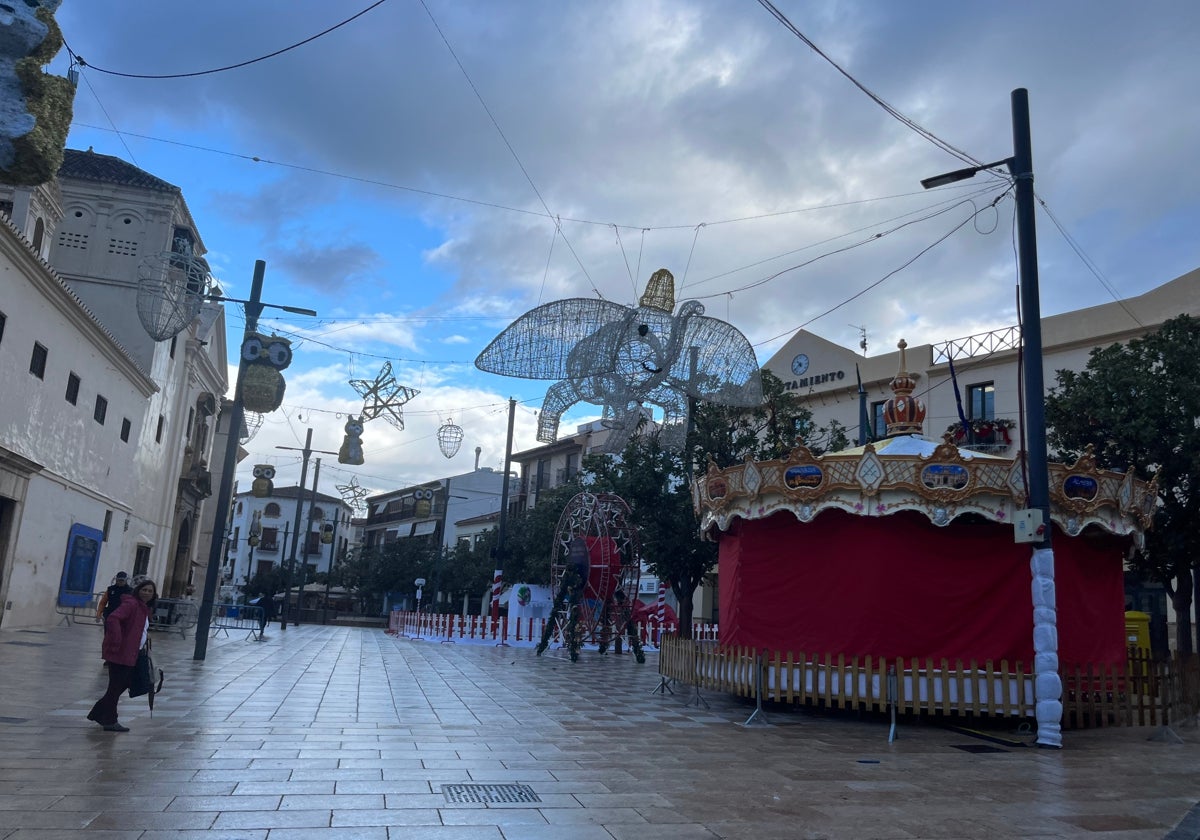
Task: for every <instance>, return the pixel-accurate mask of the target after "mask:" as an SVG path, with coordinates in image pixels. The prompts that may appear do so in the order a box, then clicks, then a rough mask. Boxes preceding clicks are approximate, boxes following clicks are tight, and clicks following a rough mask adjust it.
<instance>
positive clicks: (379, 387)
mask: <svg viewBox="0 0 1200 840" xmlns="http://www.w3.org/2000/svg"><path fill="white" fill-rule="evenodd" d="M350 387H351V388H353V389H354V390H355V391H357V392H358V393H359V394H360V395H361V396H362V398H363V409H362V414H361V415H360V416H361V418H362V420H363V422H364V423H365V422H366V421H368V420H374V419H375V418H376V417H382V418H383V419H384V420H386V421H388V422H389V423H391V424H392V425H393V426H394V427H396V428H397V429H398V430H400V431H403V430H404V412H403V411H401V410H400V406H402V405H404V404H405V403H406V402H408V401H409V400H411V399H412V398H413V397H415V396H416V395H417V394H419V393H421V392H420V391H418V390H417V389H416V388H408V387H406V386H404V385H399V384H397V382H396V377H395V376H394V375H393V374H392V363H391V362H384V363H383V367H382V368H380V370H379V375H378V376H376V377H375V379H374V380H373V381H372V380H370V379H351V380H350Z"/></svg>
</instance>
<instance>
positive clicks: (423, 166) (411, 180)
mask: <svg viewBox="0 0 1200 840" xmlns="http://www.w3.org/2000/svg"><path fill="white" fill-rule="evenodd" d="M776 6H777V8H778V10H779V11H780V12H781V13H782V14H783V15H784V16H786V18H787V20H788V21H790V23H791V24H792V25H793V26H794V28H795V29H796V30H798V31H799V32H800V33H802V34H803V35H804V36H805V37H807V38H808V39H809V40H810V41H812V42H813V44H815V45H816V47H818V48H819V49H820V50H821V51H822V52H824V53H825V55H826V56H828V57H829V59H831V60H832V61H833V62H836V63H837V64H838V65H840V67H841V68H842V69H843V70H844V71H845V72H846V73H847V74H849V75H850V76H852V77H853V78H854V79H855V80H857V81H858V82H859V83H860V84H861V85H862V86H864V87H865V88H867V89H869V90H870V91H871V92H872V93H874V94H875V95H876V96H877V97H878V98H879V99H880V100H883V102H885V103H887V104H888V105H890V106H891V107H892V108H893V109H895V110H896V111H898V112H899V113H900V114H901V115H903V117H905V118H907V120H909V121H911V122H912V123H916V124H917V125H919V126H920V127H922V128H924V129H925V130H926V131H928V132H929V133H931V134H933V135H935V136H936V137H937V138H940V140H941V141H944V145H948V146H951V147H953V148H955V149H957V150H961V151H962V152H963V153H965V154H966V155H969V156H970V157H972V158H974V159H975V160H976V161H979V162H990V161H994V160H999V159H1003V158H1006V157H1008V156H1009V155H1010V154H1011V153H1012V128H1011V125H1012V122H1011V110H1010V94H1011V91H1012V90H1013V89H1014V88H1019V87H1024V88H1027V89H1028V90H1029V97H1030V103H1031V121H1032V133H1033V148H1034V168H1035V172H1036V179H1037V180H1036V188H1037V192H1038V195H1039V196H1040V198H1041V199H1042V200H1043V202H1044V207H1042V208H1041V209H1040V210H1039V215H1038V220H1037V224H1038V246H1039V252H1040V266H1041V293H1042V311H1043V314H1053V313H1057V312H1064V311H1068V310H1072V309H1077V308H1080V307H1083V306H1090V305H1096V304H1100V303H1105V302H1107V301H1111V300H1112V299H1113V296H1114V295H1118V296H1120V297H1127V296H1131V295H1136V294H1140V293H1142V292H1144V291H1146V290H1148V289H1151V288H1153V287H1155V286H1157V285H1160V284H1162V283H1164V282H1166V281H1168V280H1170V279H1173V278H1174V277H1177V276H1178V275H1180V274H1183V273H1186V272H1187V271H1190V270H1192V269H1194V268H1196V267H1197V266H1198V265H1200V245H1198V243H1200V239H1198V238H1197V236H1196V230H1197V227H1198V223H1200V166H1197V164H1196V160H1195V156H1196V154H1197V149H1200V107H1198V106H1197V100H1196V89H1197V82H1198V80H1200V59H1198V58H1197V57H1196V56H1197V53H1196V46H1195V45H1196V43H1197V42H1200V4H1197V3H1195V2H1194V0H1178V2H1149V3H1146V4H1133V3H1128V2H1108V1H1107V0H1087V2H1084V0H1076V1H1075V2H1054V3H1045V2H1016V3H1009V4H1004V5H1003V7H1002V8H1001V7H998V6H996V5H995V4H983V3H962V2H933V1H932V0H930V1H929V2H920V3H894V2H890V0H860V2H837V1H836V0H826V1H825V2H818V1H817V0H809V2H800V0H777V3H776ZM360 12H361V15H360V16H359V17H357V18H356V19H355V20H353V21H351V22H349V23H347V24H346V25H344V26H341V27H339V28H337V29H335V30H334V31H332V32H330V33H328V34H326V35H323V36H322V37H319V38H317V39H315V40H313V41H311V42H310V43H307V44H305V45H303V46H300V47H298V48H296V49H293V50H290V51H287V52H284V53H282V54H280V55H278V56H275V57H273V58H269V59H266V60H263V61H258V62H254V63H250V64H247V65H246V66H243V67H240V68H238V69H232V70H228V71H225V72H218V73H210V74H203V75H192V76H188V77H184V78H172V79H147V78H129V77H125V76H119V75H114V73H121V74H129V75H130V76H162V75H171V74H196V73H200V72H201V71H206V70H210V69H214V68H220V67H225V66H228V65H235V64H241V63H242V62H247V61H250V60H251V59H256V58H258V57H260V56H264V55H267V54H269V53H273V52H275V51H277V50H281V49H283V48H285V47H288V46H290V45H293V44H296V43H298V42H300V41H303V40H305V39H308V38H310V37H312V36H314V35H317V34H318V33H320V32H322V31H324V30H326V29H328V28H330V27H333V26H335V25H336V24H338V23H340V22H342V21H344V20H345V19H346V18H348V17H350V16H351V15H353V14H356V13H360ZM57 19H58V21H59V23H60V25H61V26H62V29H63V32H64V35H65V37H66V41H67V44H68V45H69V47H70V49H71V50H72V51H74V53H76V54H77V55H80V56H82V57H83V58H84V60H85V61H86V62H87V64H88V65H89V66H88V67H86V68H85V69H84V70H83V77H82V81H81V82H80V86H79V92H78V95H77V97H76V103H75V117H74V125H73V128H72V131H71V135H70V138H69V141H68V145H69V146H70V147H72V148H78V149H86V148H88V147H93V148H94V149H95V150H96V151H98V152H103V153H105V154H111V155H116V156H118V157H121V158H123V159H125V160H129V161H131V162H133V163H135V164H136V165H138V166H140V167H141V168H143V169H145V170H147V171H149V172H151V173H153V174H155V175H157V176H159V177H161V178H163V179H165V180H167V181H170V182H171V183H174V184H177V185H178V186H180V187H181V188H182V190H183V193H184V196H185V198H186V200H187V202H188V205H189V207H190V208H191V211H192V213H193V215H194V217H195V219H196V222H197V225H198V227H199V229H200V234H201V236H202V238H203V239H204V243H205V245H206V247H207V248H208V258H209V261H210V262H211V264H212V266H213V270H214V274H215V276H216V277H217V278H218V279H219V281H220V283H221V285H222V287H223V288H224V289H225V290H226V292H227V293H228V294H230V295H232V296H235V297H236V296H238V295H245V294H246V293H247V292H248V289H249V283H250V277H251V274H252V272H253V266H254V261H255V260H257V259H262V260H265V261H266V263H267V274H266V284H265V291H264V299H265V300H267V301H270V302H277V303H284V304H291V305H298V306H305V307H310V308H313V309H315V310H317V311H318V313H319V316H318V317H317V318H305V317H301V316H294V315H281V314H277V315H271V314H270V311H269V310H268V314H267V315H266V316H264V322H263V326H264V327H267V328H271V329H275V330H277V331H279V332H281V333H285V334H288V335H291V336H292V337H293V338H294V340H295V341H294V349H295V361H294V362H293V364H292V367H291V368H290V370H289V371H288V373H287V380H288V390H287V396H286V398H285V403H284V407H283V408H282V409H281V410H280V411H278V412H276V413H275V414H273V415H270V416H269V417H268V418H267V420H266V423H265V424H264V426H263V428H262V429H261V430H260V432H259V433H258V435H257V436H256V437H255V438H254V440H253V441H251V442H250V444H248V446H247V448H248V449H249V450H250V451H251V457H250V458H248V459H247V460H246V461H245V462H243V464H242V467H241V469H240V470H239V477H240V478H241V479H242V480H243V482H242V483H243V484H246V483H248V482H247V481H245V479H246V478H247V477H248V474H249V466H250V465H251V464H253V463H262V462H268V461H269V462H273V463H275V464H276V465H277V468H278V470H279V477H277V478H276V484H281V483H283V484H286V483H289V482H294V481H295V480H296V479H297V478H298V476H299V458H298V456H297V455H296V453H293V452H288V451H284V450H278V449H276V447H277V446H300V445H301V444H302V443H303V440H304V430H305V428H307V427H312V428H313V429H314V443H313V445H314V447H315V448H317V449H328V450H336V449H338V447H339V446H340V444H341V440H342V424H343V423H344V421H345V415H346V414H347V413H351V412H357V411H358V410H359V409H360V407H361V404H362V402H361V399H360V398H359V397H358V395H357V394H356V393H355V392H354V391H353V389H352V388H351V387H350V386H349V385H348V381H349V380H352V379H373V378H374V377H375V376H376V374H377V373H378V372H379V370H380V368H381V367H382V365H383V364H384V363H385V362H388V361H390V362H391V364H392V366H393V368H394V370H395V372H396V376H397V379H398V381H399V382H400V384H403V385H407V386H409V387H412V388H416V389H418V390H419V391H420V392H421V393H420V394H419V395H418V396H417V397H416V398H415V399H413V400H412V401H411V402H409V403H408V404H407V406H405V411H404V415H405V423H406V428H405V430H404V431H402V432H401V431H396V430H394V429H392V428H391V427H390V426H388V425H387V424H385V423H384V422H383V421H382V420H376V421H373V422H371V423H368V425H367V428H366V432H365V435H364V449H365V453H366V459H367V462H366V464H364V465H363V466H361V467H351V468H346V467H341V466H339V465H338V464H337V463H336V458H334V457H332V456H323V464H322V473H321V484H322V489H323V490H327V491H330V492H332V490H333V485H335V484H340V483H346V482H348V481H349V480H350V478H351V477H352V476H358V480H359V482H360V483H361V484H362V485H364V486H366V487H368V488H372V489H390V488H393V487H396V486H402V485H404V484H408V483H411V482H415V481H423V480H428V479H433V478H438V477H441V476H445V475H452V474H456V473H460V472H466V471H469V470H470V469H471V468H472V466H473V463H474V460H475V448H476V447H480V449H481V455H480V463H481V464H482V465H484V466H494V467H497V468H499V467H501V466H502V464H503V459H504V437H505V426H506V413H507V400H508V398H509V397H514V398H516V399H517V400H519V401H520V405H519V409H518V412H517V418H516V448H517V449H518V450H519V449H523V448H529V447H531V446H534V445H536V441H535V440H534V434H535V431H536V416H535V412H536V410H537V408H538V407H539V406H540V403H541V399H542V397H543V395H544V394H545V392H546V387H547V386H548V385H549V384H550V383H548V382H545V381H537V380H524V379H513V378H504V377H499V376H495V375H492V374H484V373H481V372H480V371H478V370H476V369H475V368H474V367H473V364H472V363H473V360H474V359H475V357H476V355H477V354H478V353H479V352H480V350H482V349H483V347H484V346H486V344H487V343H488V342H489V341H490V340H491V339H492V338H494V337H495V336H496V335H497V334H498V333H499V332H500V331H501V330H502V329H503V328H504V327H505V326H507V325H508V324H509V323H510V322H512V321H513V320H514V319H515V318H517V317H518V316H520V315H521V313H523V312H525V311H526V310H528V309H530V308H532V307H534V306H536V305H538V304H540V303H545V302H548V301H553V300H557V299H561V298H570V297H584V298H595V297H597V296H602V297H604V298H606V299H608V300H612V301H616V302H618V303H622V304H634V303H635V302H636V299H637V296H638V295H639V294H640V292H641V290H642V289H643V287H644V286H645V282H646V279H647V278H648V277H649V276H650V274H651V273H652V272H653V271H654V270H655V269H658V268H660V267H665V268H668V269H670V270H671V271H672V272H673V273H674V275H675V278H676V287H677V298H678V300H683V299H689V298H695V299H700V300H701V301H702V302H703V303H704V305H705V307H706V308H707V312H708V314H710V315H713V316H716V317H718V318H722V319H724V320H727V321H729V322H731V323H733V324H734V325H735V326H737V327H738V328H739V329H740V330H741V331H742V332H743V333H744V334H745V335H746V336H747V337H748V338H749V339H750V341H751V342H752V344H754V346H755V350H756V352H757V354H758V358H759V360H760V362H765V361H766V360H767V359H768V358H770V356H771V355H772V354H773V353H774V352H775V351H776V350H777V349H778V348H779V347H780V345H781V344H782V343H783V341H785V340H786V338H787V337H788V336H790V335H791V334H793V333H794V332H795V330H796V329H798V328H800V327H805V328H807V329H809V330H811V331H813V332H815V333H817V334H819V335H821V336H823V337H825V338H827V339H829V340H831V341H835V342H838V343H840V344H843V345H845V346H848V347H855V346H857V345H858V343H859V340H860V337H861V336H860V328H865V329H866V332H867V338H868V342H869V352H871V353H876V352H887V351H889V350H890V349H892V348H894V346H895V343H896V342H897V341H898V340H899V339H900V338H902V337H903V338H905V339H907V340H908V341H909V343H912V344H920V343H926V342H937V341H942V340H946V339H950V338H957V337H962V336H967V335H971V334H974V333H977V332H982V331H985V330H988V329H992V328H996V327H1001V326H1008V325H1010V324H1013V323H1015V322H1016V313H1015V291H1014V290H1015V284H1016V267H1015V254H1014V229H1013V204H1012V200H1011V195H1009V196H1007V197H1005V198H1003V199H1002V200H1001V201H1000V202H999V203H998V204H996V205H995V206H994V207H992V206H990V205H991V204H992V202H993V201H994V199H996V197H997V196H999V195H1001V194H1002V193H1003V192H1004V190H1005V188H1006V186H1007V185H1006V183H1005V182H1004V181H1003V180H1001V179H998V178H993V177H988V176H985V175H980V176H977V177H976V178H975V179H974V180H972V181H967V182H963V183H960V184H957V185H954V186H953V187H948V188H943V189H940V190H935V191H929V192H925V191H922V190H921V188H920V184H919V183H918V182H919V181H920V179H921V178H924V177H928V176H931V175H935V174H938V173H941V172H945V171H948V170H953V169H958V168H961V167H963V166H965V165H966V164H964V163H963V162H962V161H961V160H960V159H959V158H957V157H955V156H953V155H952V154H951V153H949V152H947V151H945V150H944V149H943V148H939V146H938V145H935V143H933V142H931V141H930V140H929V139H927V138H926V137H923V136H921V135H920V134H919V133H917V132H916V131H915V130H914V129H913V128H912V127H910V126H909V125H906V124H905V123H904V122H902V121H901V120H899V119H897V118H896V117H894V116H892V115H891V114H889V113H888V112H887V111H885V110H884V108H883V107H882V106H881V105H880V104H879V103H878V102H876V101H873V100H872V99H871V98H870V97H868V95H867V94H866V93H864V92H863V91H862V90H860V89H859V88H858V87H856V86H855V85H854V84H853V83H852V82H851V81H850V79H848V78H847V76H846V75H843V74H842V73H841V72H839V70H838V69H837V68H835V67H834V66H833V65H832V64H831V63H830V62H829V61H827V60H826V59H825V58H822V57H821V56H820V55H819V54H818V53H817V52H815V51H814V50H813V49H812V48H811V47H810V46H808V45H806V44H805V43H804V41H803V40H801V38H799V37H798V36H797V34H796V33H795V32H793V31H791V30H790V29H789V28H788V27H787V26H785V24H784V23H783V22H781V21H779V20H777V19H776V17H774V16H773V15H772V14H771V13H770V12H769V11H768V10H767V9H766V8H764V6H763V5H761V4H760V3H758V2H755V1H754V0H739V1H738V2H734V1H733V0H725V1H724V2H705V1H704V0H629V1H628V2H622V1H621V0H612V1H611V2H598V1H597V2H583V1H582V0H581V1H580V2H562V0H555V1H554V2H550V0H525V1H524V2H508V3H497V2H495V0H453V2H451V0H385V2H379V3H375V2H374V0H357V1H356V2H352V0H344V2H339V3H336V4H334V3H319V2H315V0H257V2H253V3H246V2H232V0H209V2H205V3H164V2H162V0H121V2H119V3H115V4H114V3H96V2H89V0H65V2H64V3H63V5H62V7H61V8H60V9H59V11H58V14H57ZM66 64H67V50H63V51H62V52H61V53H60V54H59V56H58V58H57V59H56V61H55V64H54V65H53V66H52V69H53V70H55V71H56V72H64V73H65V70H66ZM103 71H112V72H103ZM1059 225H1061V227H1062V229H1063V230H1065V232H1066V236H1064V234H1063V233H1062V232H1060V230H1059V227H1058V226H1059ZM1068 236H1069V239H1068ZM243 323H244V321H243V318H242V315H241V313H240V312H239V311H238V310H237V309H236V308H235V307H233V306H230V308H229V326H230V342H229V343H230V347H231V348H233V349H236V347H237V346H238V344H239V343H240V336H241V331H242V327H243ZM596 411H597V410H596V409H595V408H593V407H589V406H581V407H579V409H578V410H576V411H574V412H572V413H570V414H568V415H567V416H566V418H565V419H564V423H563V427H562V429H563V431H566V430H569V429H572V428H573V426H574V424H575V423H578V422H582V421H584V420H586V419H590V418H591V417H594V416H595V415H596ZM448 421H453V422H454V423H455V424H458V425H460V426H461V427H462V428H463V430H464V435H465V440H464V442H463V446H462V450H461V452H460V454H459V455H458V456H456V457H455V458H454V459H453V460H450V461H447V460H446V459H445V458H444V457H443V456H442V455H441V454H440V453H439V451H438V447H437V440H436V432H437V429H438V428H439V427H440V426H441V425H443V424H444V423H447V422H448ZM310 475H311V473H310Z"/></svg>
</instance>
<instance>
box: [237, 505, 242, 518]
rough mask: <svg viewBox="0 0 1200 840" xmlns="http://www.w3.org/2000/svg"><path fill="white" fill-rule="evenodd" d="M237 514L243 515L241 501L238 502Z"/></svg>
mask: <svg viewBox="0 0 1200 840" xmlns="http://www.w3.org/2000/svg"><path fill="white" fill-rule="evenodd" d="M237 515H238V516H241V515H242V503H241V502H238V506H237Z"/></svg>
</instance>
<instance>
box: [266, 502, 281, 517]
mask: <svg viewBox="0 0 1200 840" xmlns="http://www.w3.org/2000/svg"><path fill="white" fill-rule="evenodd" d="M263 516H265V517H267V518H268V519H278V518H279V505H277V504H275V503H274V502H269V503H268V504H267V506H266V507H265V508H263Z"/></svg>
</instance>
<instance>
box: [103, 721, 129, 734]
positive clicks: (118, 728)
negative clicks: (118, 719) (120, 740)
mask: <svg viewBox="0 0 1200 840" xmlns="http://www.w3.org/2000/svg"><path fill="white" fill-rule="evenodd" d="M104 731H105V732H128V731H129V727H128V726H122V725H121V724H119V723H110V724H108V725H106V726H105V727H104Z"/></svg>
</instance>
